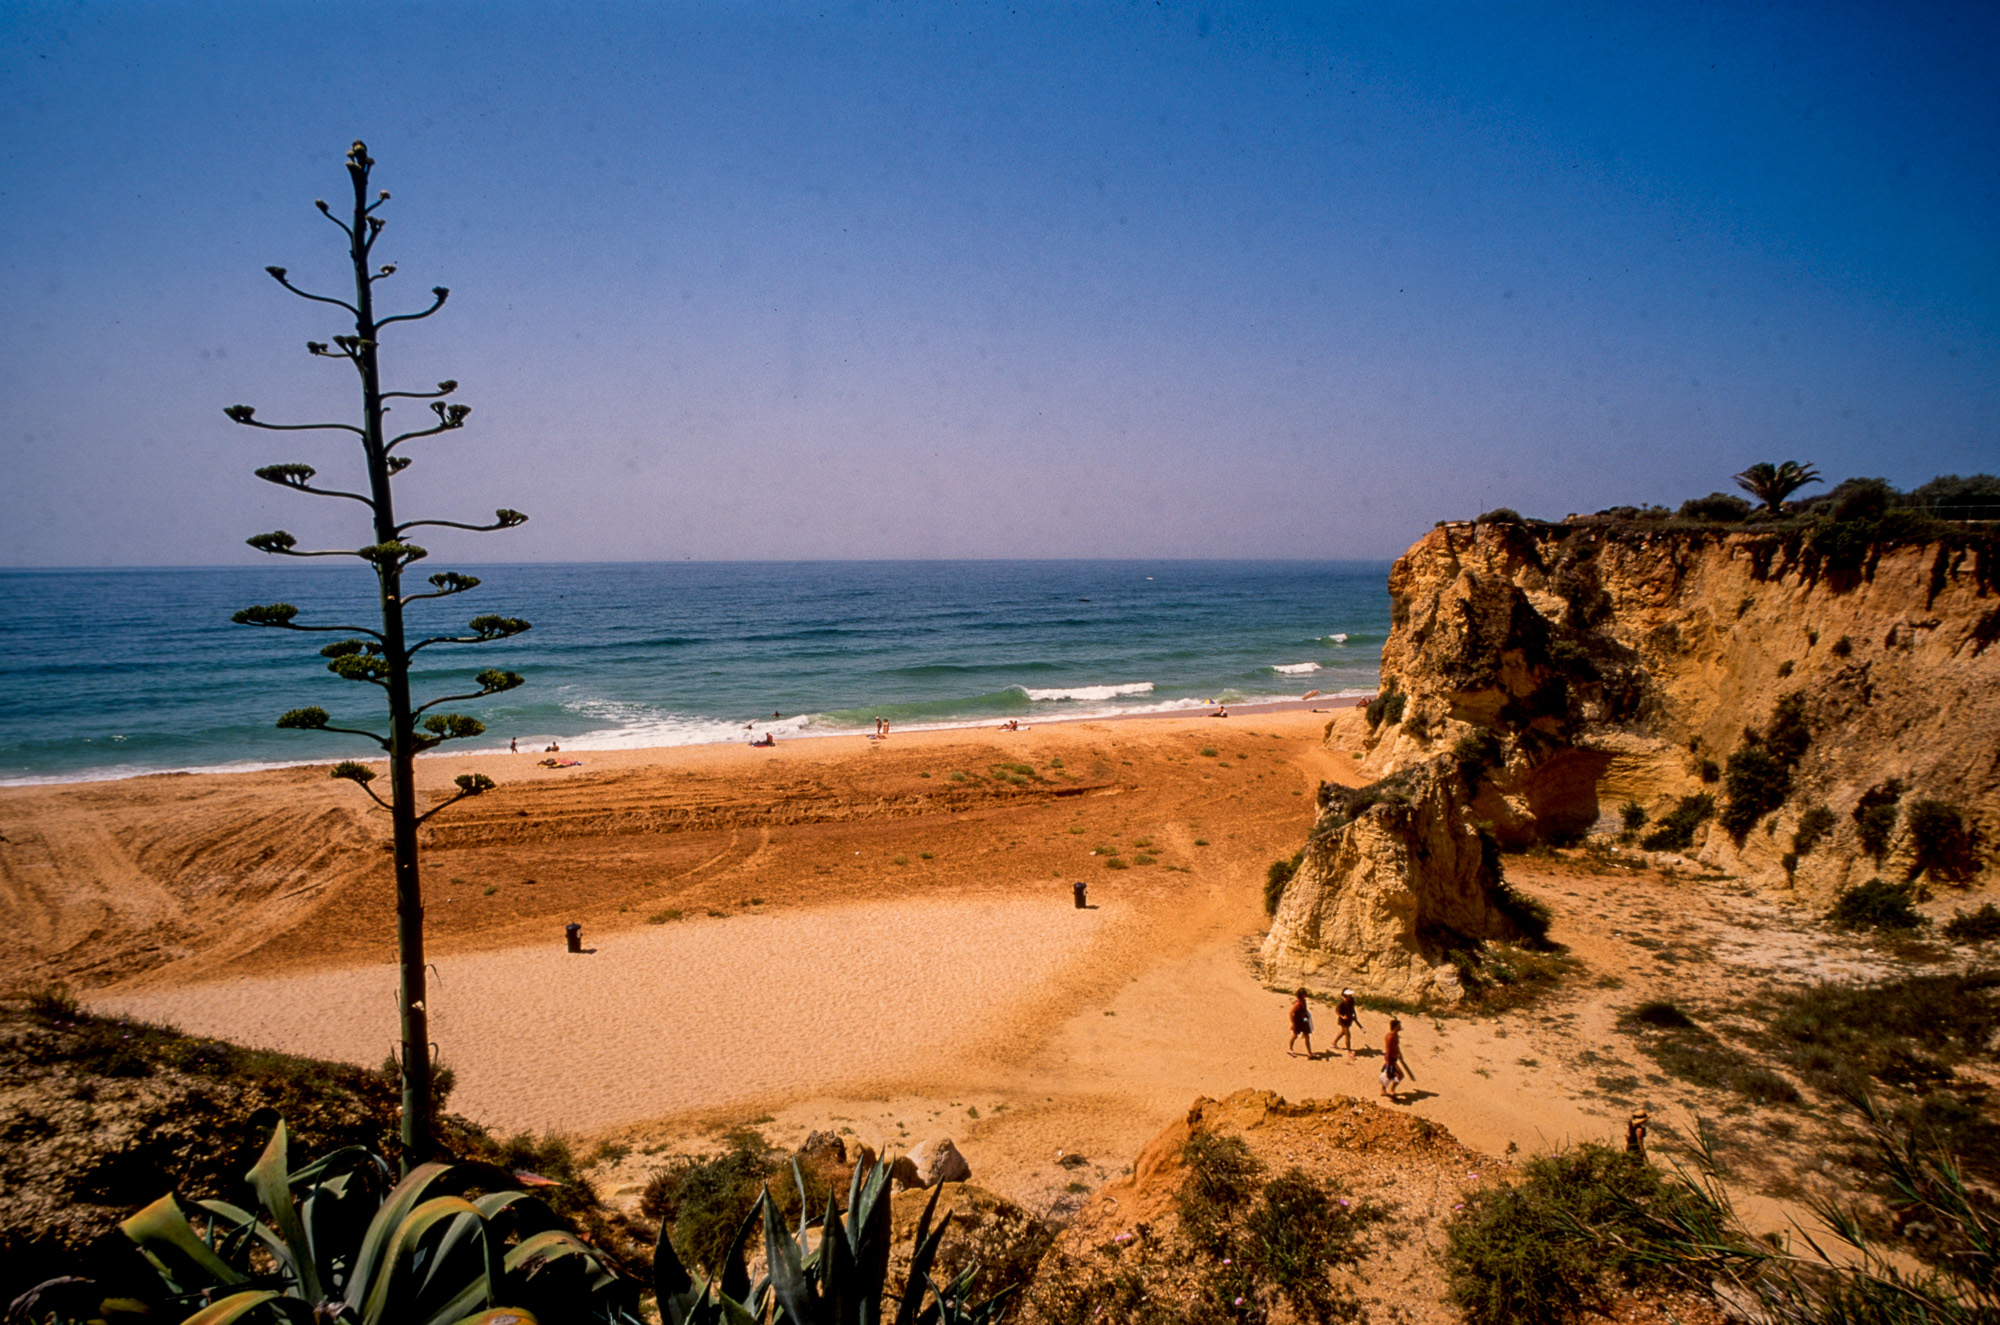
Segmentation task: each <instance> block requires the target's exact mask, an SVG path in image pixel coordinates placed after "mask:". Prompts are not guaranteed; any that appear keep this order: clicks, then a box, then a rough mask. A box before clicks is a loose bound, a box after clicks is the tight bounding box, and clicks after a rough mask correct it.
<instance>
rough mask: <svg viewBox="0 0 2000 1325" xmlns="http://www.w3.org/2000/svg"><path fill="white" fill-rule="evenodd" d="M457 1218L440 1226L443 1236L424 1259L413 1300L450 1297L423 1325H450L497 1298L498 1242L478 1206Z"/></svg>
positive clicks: (498, 1273) (499, 1263)
mask: <svg viewBox="0 0 2000 1325" xmlns="http://www.w3.org/2000/svg"><path fill="white" fill-rule="evenodd" d="M441 1199H445V1200H452V1201H457V1200H460V1199H462V1198H459V1197H446V1198H441ZM465 1204H467V1205H471V1202H469V1201H468V1202H466V1203H465ZM459 1214H460V1217H459V1218H456V1219H452V1220H450V1221H448V1222H446V1223H444V1224H443V1228H444V1232H443V1234H442V1235H441V1236H440V1237H439V1238H438V1241H437V1245H436V1246H435V1247H434V1248H432V1249H431V1250H430V1251H429V1252H428V1254H427V1256H426V1259H425V1263H424V1276H423V1279H422V1280H421V1281H420V1282H419V1283H418V1285H417V1290H416V1299H415V1300H416V1301H417V1302H418V1303H426V1302H434V1301H436V1300H437V1298H438V1297H440V1296H442V1295H444V1294H447V1293H448V1294H450V1297H449V1298H447V1299H446V1301H445V1304H444V1305H443V1306H441V1307H439V1308H438V1309H437V1310H435V1311H433V1312H431V1313H430V1314H429V1315H428V1316H427V1317H426V1318H425V1321H424V1325H449V1322H451V1321H454V1320H457V1319H459V1318H460V1317H462V1316H464V1315H465V1314H466V1313H467V1312H471V1311H476V1310H478V1309H479V1308H480V1307H481V1306H482V1305H486V1306H491V1305H492V1304H493V1302H494V1300H495V1299H496V1298H498V1297H499V1296H500V1278H501V1275H502V1274H503V1273H504V1271H503V1269H502V1262H501V1258H500V1240H499V1239H498V1238H496V1237H493V1236H491V1235H490V1234H489V1233H488V1231H487V1228H486V1221H485V1220H483V1219H481V1218H480V1217H479V1207H478V1206H472V1210H471V1215H470V1217H469V1218H468V1217H465V1214H464V1212H463V1211H461V1212H459Z"/></svg>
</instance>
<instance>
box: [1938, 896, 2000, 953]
mask: <svg viewBox="0 0 2000 1325" xmlns="http://www.w3.org/2000/svg"><path fill="white" fill-rule="evenodd" d="M1944 936H1945V937H1946V938H1948V939H1950V940H1951V941H1952V942H1953V943H1985V942H1986V941H1988V940H1989V939H2000V906H1995V905H1993V903H1991V902H1987V903H1985V904H1984V905H1982V906H1981V907H1980V908H1979V909H1978V910H1977V911H1960V912H1959V913H1958V914H1957V915H1955V916H1953V917H1952V918H1951V919H1949V920H1947V921H1945V922H1944Z"/></svg>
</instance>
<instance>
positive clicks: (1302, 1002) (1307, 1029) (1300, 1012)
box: [1285, 985, 1315, 1059]
mask: <svg viewBox="0 0 2000 1325" xmlns="http://www.w3.org/2000/svg"><path fill="white" fill-rule="evenodd" d="M1301 1035H1303V1036H1305V1037H1306V1057H1307V1059H1311V1058H1313V1057H1314V1056H1315V1055H1314V1054H1313V1010H1312V1008H1311V1006H1309V1005H1308V1004H1307V1003H1306V987H1305V986H1304V985H1300V986H1299V996H1298V997H1297V998H1295V999H1293V1000H1292V1038H1291V1043H1289V1044H1287V1045H1286V1046H1285V1052H1286V1053H1287V1054H1290V1055H1291V1056H1292V1057H1293V1058H1297V1057H1298V1053H1297V1051H1296V1050H1294V1049H1293V1047H1292V1046H1293V1045H1295V1044H1297V1043H1298V1042H1299V1037H1300V1036H1301Z"/></svg>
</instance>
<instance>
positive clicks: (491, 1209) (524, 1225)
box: [472, 1192, 569, 1237]
mask: <svg viewBox="0 0 2000 1325" xmlns="http://www.w3.org/2000/svg"><path fill="white" fill-rule="evenodd" d="M472 1203H473V1204H474V1205H476V1206H478V1207H479V1216H480V1218H482V1219H484V1220H485V1221H486V1224H487V1227H488V1229H489V1230H491V1232H492V1233H493V1235H494V1236H495V1237H505V1236H506V1235H507V1234H509V1233H520V1234H522V1235H523V1236H526V1235H528V1234H533V1233H541V1232H545V1231H546V1230H548V1229H552V1228H553V1229H562V1228H568V1227H569V1225H568V1224H566V1223H564V1222H563V1218H562V1216H561V1215H558V1214H557V1213H556V1212H555V1211H553V1210H551V1209H549V1207H548V1203H547V1202H546V1201H543V1200H542V1199H541V1198H540V1197H538V1196H531V1195H529V1194H528V1193H527V1192H488V1193H487V1194H486V1195H484V1196H476V1197H474V1198H473V1200H472Z"/></svg>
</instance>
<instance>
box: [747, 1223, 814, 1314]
mask: <svg viewBox="0 0 2000 1325" xmlns="http://www.w3.org/2000/svg"><path fill="white" fill-rule="evenodd" d="M758 1204H760V1205H761V1206H763V1208H764V1258H765V1259H766V1260H767V1261H768V1262H769V1263H770V1267H771V1270H770V1278H771V1292H772V1293H774V1294H775V1295H776V1296H777V1299H778V1309H779V1310H780V1311H782V1312H783V1313H784V1317H785V1319H786V1321H788V1322H796V1325H813V1323H814V1322H817V1321H819V1320H820V1319H822V1312H821V1307H822V1299H821V1297H820V1294H818V1293H816V1292H814V1291H813V1282H812V1280H811V1279H810V1278H808V1277H807V1276H806V1273H805V1270H804V1268H803V1267H802V1266H801V1264H800V1255H799V1244H798V1243H797V1242H796V1241H794V1240H793V1239H792V1237H791V1235H790V1234H789V1233H787V1232H785V1230H784V1229H782V1228H781V1227H779V1224H778V1211H777V1203H776V1202H775V1201H760V1202H758ZM821 1245H822V1246H824V1243H822V1244H821Z"/></svg>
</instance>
